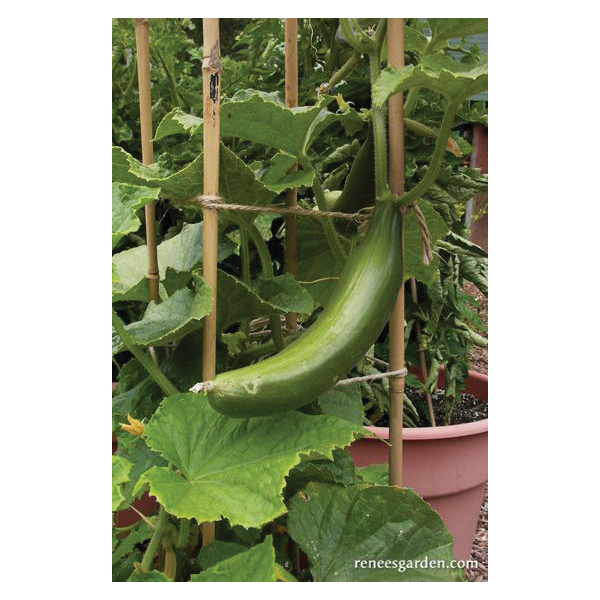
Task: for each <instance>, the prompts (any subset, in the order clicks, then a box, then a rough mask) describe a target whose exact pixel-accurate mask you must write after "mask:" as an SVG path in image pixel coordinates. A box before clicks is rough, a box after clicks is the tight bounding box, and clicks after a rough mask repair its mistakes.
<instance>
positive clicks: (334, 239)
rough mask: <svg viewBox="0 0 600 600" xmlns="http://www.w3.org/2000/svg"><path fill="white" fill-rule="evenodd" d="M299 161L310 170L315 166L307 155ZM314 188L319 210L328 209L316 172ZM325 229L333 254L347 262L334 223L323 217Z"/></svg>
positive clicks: (341, 260)
mask: <svg viewBox="0 0 600 600" xmlns="http://www.w3.org/2000/svg"><path fill="white" fill-rule="evenodd" d="M299 162H300V164H301V165H302V168H303V169H306V170H307V171H310V170H311V169H312V168H313V167H312V164H311V162H310V160H309V159H308V157H306V156H301V157H300V160H299ZM312 189H313V193H314V195H315V200H316V201H317V206H318V207H319V210H327V200H326V199H325V192H324V191H323V186H322V185H321V181H320V180H319V178H318V176H317V175H316V173H315V178H314V180H313V184H312ZM323 229H324V230H325V237H326V238H327V242H328V244H329V248H330V250H331V252H332V253H333V256H334V257H335V259H336V260H337V261H338V262H340V263H342V264H344V263H345V262H346V258H348V257H347V255H346V252H345V250H344V248H343V247H342V244H341V243H340V240H339V238H338V236H337V233H336V231H335V227H334V226H333V223H332V222H331V221H330V220H329V219H323Z"/></svg>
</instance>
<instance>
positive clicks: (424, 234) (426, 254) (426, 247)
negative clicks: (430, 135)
mask: <svg viewBox="0 0 600 600" xmlns="http://www.w3.org/2000/svg"><path fill="white" fill-rule="evenodd" d="M196 201H197V202H198V203H199V204H201V205H202V207H203V208H209V209H213V210H235V211H245V212H266V213H275V214H279V215H299V216H303V217H313V218H315V219H348V220H352V221H355V222H356V223H360V222H361V221H364V220H366V219H368V218H369V217H370V215H369V214H365V213H363V212H361V211H367V210H368V211H371V210H372V209H373V207H368V208H366V209H361V211H358V212H355V213H344V212H338V211H329V210H311V209H308V208H300V207H286V206H278V205H274V206H253V205H246V204H228V203H225V202H223V199H222V198H221V197H220V196H216V195H210V194H206V195H202V196H198V197H197V198H196ZM409 210H412V211H413V212H414V213H415V217H416V219H417V223H418V224H419V232H420V234H421V242H422V243H423V263H424V264H425V265H429V264H430V263H431V259H432V257H433V252H432V249H431V236H430V234H429V229H428V228H427V223H426V221H425V215H423V212H422V211H421V209H420V208H419V205H418V204H417V203H416V202H413V203H411V204H409V205H408V206H405V207H403V208H402V214H403V215H406V214H407V213H408V211H409Z"/></svg>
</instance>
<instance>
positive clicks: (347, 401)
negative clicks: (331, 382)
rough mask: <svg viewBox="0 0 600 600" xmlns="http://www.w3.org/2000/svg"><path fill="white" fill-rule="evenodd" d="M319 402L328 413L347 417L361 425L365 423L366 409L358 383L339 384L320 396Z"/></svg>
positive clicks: (348, 419)
mask: <svg viewBox="0 0 600 600" xmlns="http://www.w3.org/2000/svg"><path fill="white" fill-rule="evenodd" d="M318 402H319V406H320V407H321V410H322V411H323V413H324V414H326V415H333V416H335V417H339V418H340V419H345V420H346V421H350V422H351V423H355V424H356V425H358V426H359V427H360V426H361V425H362V424H363V419H364V416H365V411H364V409H363V403H362V394H361V393H360V386H359V384H357V383H353V384H352V385H341V386H337V387H335V388H333V389H332V390H329V391H328V392H325V393H324V394H322V395H321V396H319V400H318Z"/></svg>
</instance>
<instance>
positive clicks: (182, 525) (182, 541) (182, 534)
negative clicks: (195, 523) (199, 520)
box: [175, 519, 190, 548]
mask: <svg viewBox="0 0 600 600" xmlns="http://www.w3.org/2000/svg"><path fill="white" fill-rule="evenodd" d="M189 539H190V520H189V519H180V520H179V535H178V536H177V544H175V545H176V546H177V548H185V547H186V546H187V544H188V541H189Z"/></svg>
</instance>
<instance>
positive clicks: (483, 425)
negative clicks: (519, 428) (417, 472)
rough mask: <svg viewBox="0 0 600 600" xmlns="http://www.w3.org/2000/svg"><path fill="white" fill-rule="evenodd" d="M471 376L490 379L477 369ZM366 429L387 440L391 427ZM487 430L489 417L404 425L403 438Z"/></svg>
mask: <svg viewBox="0 0 600 600" xmlns="http://www.w3.org/2000/svg"><path fill="white" fill-rule="evenodd" d="M469 377H473V378H475V379H479V380H481V381H483V380H485V381H486V382H487V379H488V376H487V375H486V374H484V373H477V372H476V371H469ZM365 429H367V430H368V431H370V432H372V433H374V434H375V435H377V436H379V437H380V438H383V439H384V440H387V439H389V437H390V428H389V427H374V426H372V425H368V426H366V427H365ZM487 432H488V419H482V420H481V421H474V422H473V423H462V424H461V425H441V426H439V427H404V428H403V429H402V439H403V440H409V441H415V442H418V441H427V440H441V439H447V438H457V437H465V436H467V435H479V434H482V433H487ZM367 439H368V438H367ZM371 439H376V438H371Z"/></svg>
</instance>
